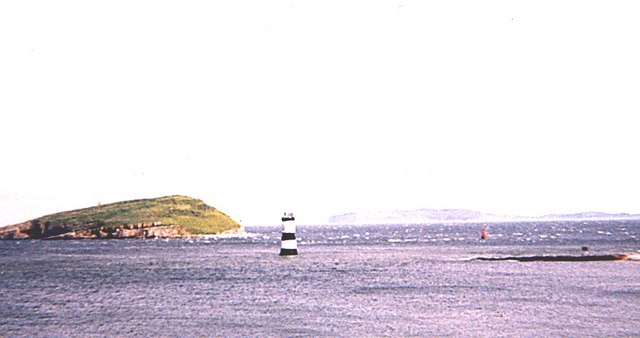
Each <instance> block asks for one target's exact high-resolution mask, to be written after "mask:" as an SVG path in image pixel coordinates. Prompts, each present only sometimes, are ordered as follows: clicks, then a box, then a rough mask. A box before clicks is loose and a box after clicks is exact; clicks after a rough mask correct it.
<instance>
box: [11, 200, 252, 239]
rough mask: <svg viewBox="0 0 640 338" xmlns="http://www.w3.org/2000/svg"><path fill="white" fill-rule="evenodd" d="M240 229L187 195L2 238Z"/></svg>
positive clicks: (50, 219) (84, 213) (62, 217)
mask: <svg viewBox="0 0 640 338" xmlns="http://www.w3.org/2000/svg"><path fill="white" fill-rule="evenodd" d="M240 227H241V226H240V224H238V223H237V222H235V221H234V220H232V219H231V218H230V217H229V216H227V215H225V214H224V213H222V212H221V211H219V210H217V209H215V208H214V207H211V206H209V205H207V204H205V203H204V202H203V201H201V200H198V199H194V198H190V197H186V196H167V197H160V198H153V199H140V200H133V201H124V202H117V203H111V204H104V205H99V206H96V207H91V208H85V209H78V210H72V211H65V212H60V213H56V214H52V215H47V216H42V217H40V218H37V219H34V220H31V221H28V222H24V223H21V224H16V225H13V226H9V227H6V228H4V229H0V237H1V238H56V237H58V238H127V237H184V236H192V235H205V234H219V233H223V232H228V231H233V230H237V229H239V228H240ZM161 230H162V231H161ZM11 233H13V235H11Z"/></svg>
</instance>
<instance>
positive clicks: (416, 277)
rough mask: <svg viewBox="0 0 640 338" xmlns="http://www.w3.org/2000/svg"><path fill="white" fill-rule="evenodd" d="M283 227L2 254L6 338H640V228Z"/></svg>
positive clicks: (0, 308) (1, 312)
mask: <svg viewBox="0 0 640 338" xmlns="http://www.w3.org/2000/svg"><path fill="white" fill-rule="evenodd" d="M482 226H483V225H482V224H465V225H447V224H431V225H385V226H351V227H349V226H299V227H298V234H297V235H298V249H299V252H300V255H298V256H296V257H291V258H282V257H279V256H278V252H279V245H280V243H279V237H280V233H279V231H280V228H279V226H273V227H255V228H248V229H247V230H248V231H249V232H250V233H251V234H252V235H251V236H248V237H246V238H227V239H217V240H216V239H206V240H204V239H201V240H168V241H165V240H104V241H91V240H84V241H0V264H1V270H0V294H1V296H0V336H3V337H4V336H7V337H11V336H411V335H418V336H509V337H513V336H629V337H630V336H636V337H637V336H640V263H639V262H630V261H625V262H555V263H554V262H529V263H519V262H510V261H506V262H505V261H502V262H481V261H476V260H473V258H474V257H478V256H507V255H539V254H546V255H551V254H562V255H567V254H575V255H579V254H580V248H581V247H582V246H589V247H590V248H591V252H592V253H593V254H599V253H622V252H635V251H637V250H639V249H640V241H639V240H638V236H639V234H640V223H638V222H624V221H610V222H603V221H600V222H545V223H537V224H533V223H514V224H508V223H504V224H489V225H487V226H488V231H489V235H490V238H489V239H488V240H486V241H480V240H479V239H478V237H479V234H480V229H481V228H482Z"/></svg>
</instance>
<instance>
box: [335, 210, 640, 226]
mask: <svg viewBox="0 0 640 338" xmlns="http://www.w3.org/2000/svg"><path fill="white" fill-rule="evenodd" d="M581 219H585V220H586V219H640V215H638V214H627V213H617V214H610V213H605V212H581V213H574V214H549V215H544V216H535V217H524V216H510V215H495V214H488V213H482V212H479V211H474V210H467V209H442V210H438V209H416V210H390V211H369V212H351V213H346V214H341V215H335V216H333V217H331V218H329V223H332V224H403V223H409V224H417V223H440V222H501V221H535V220H539V221H549V220H581Z"/></svg>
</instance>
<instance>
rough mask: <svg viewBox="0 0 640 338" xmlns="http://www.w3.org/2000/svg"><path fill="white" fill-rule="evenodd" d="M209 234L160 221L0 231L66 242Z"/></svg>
mask: <svg viewBox="0 0 640 338" xmlns="http://www.w3.org/2000/svg"><path fill="white" fill-rule="evenodd" d="M244 234H246V232H245V230H244V227H240V228H235V229H231V230H227V231H224V232H222V233H220V234H216V235H244ZM203 236H211V235H200V234H192V233H189V232H188V231H187V230H185V229H184V228H183V227H181V226H178V225H170V224H169V225H167V224H162V223H161V222H153V223H136V224H122V225H119V226H98V225H95V224H87V225H82V226H73V227H71V226H51V224H49V223H48V222H45V223H44V224H43V223H41V222H39V221H37V220H34V221H28V222H24V223H20V224H16V225H12V226H9V227H5V228H2V229H0V239H2V240H25V239H44V240H65V239H67V240H68V239H133V238H135V239H154V238H192V237H203Z"/></svg>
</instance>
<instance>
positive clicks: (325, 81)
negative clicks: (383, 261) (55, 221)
mask: <svg viewBox="0 0 640 338" xmlns="http://www.w3.org/2000/svg"><path fill="white" fill-rule="evenodd" d="M639 17H640V2H638V1H584V0H581V1H561V0H553V1H455V0H444V1H410V0H388V1H372V0H366V1H345V0H340V1H326V0H325V1H295V0H289V1H281V0H275V1H242V0H234V1H189V0H186V1H157V0H154V1H136V0H126V1H113V0H112V1H86V0H83V1H66V0H60V1H28V0H20V1H11V0H9V1H2V2H1V3H0V225H6V224H12V223H17V222H21V221H25V220H28V219H32V218H36V217H39V216H42V215H44V214H48V213H53V212H58V211H63V210H69V209H75V208H81V207H88V206H93V205H96V204H97V203H99V202H100V203H108V202H115V201H120V200H127V199H136V198H148V197H159V196H165V195H172V194H182V195H188V196H192V197H196V198H200V199H203V200H204V201H205V202H207V203H208V204H210V205H212V206H214V207H216V208H218V209H221V210H222V211H223V212H226V213H227V214H229V215H230V216H232V217H233V218H235V219H236V220H242V222H243V223H245V224H248V225H250V224H269V223H278V218H279V216H280V214H281V212H283V211H286V210H287V211H288V210H291V211H293V212H296V214H297V216H298V218H299V219H300V223H321V222H324V221H326V220H327V219H328V217H330V216H332V215H335V214H339V213H343V212H349V211H366V210H388V209H415V208H469V209H474V210H478V211H484V212H492V213H502V214H521V215H538V214H545V213H556V212H578V211H607V212H632V213H640V198H639V195H638V194H639V193H640V156H639V155H638V151H637V148H638V145H640V133H638V127H637V125H638V122H637V121H638V119H637V116H640V115H639V113H640V61H639V60H640V20H638V18H639Z"/></svg>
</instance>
